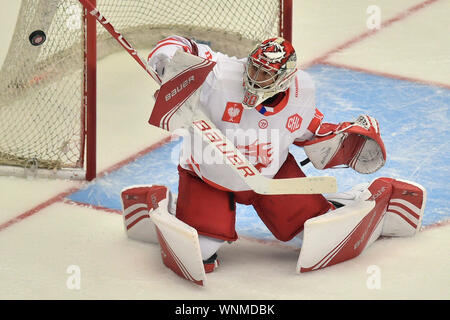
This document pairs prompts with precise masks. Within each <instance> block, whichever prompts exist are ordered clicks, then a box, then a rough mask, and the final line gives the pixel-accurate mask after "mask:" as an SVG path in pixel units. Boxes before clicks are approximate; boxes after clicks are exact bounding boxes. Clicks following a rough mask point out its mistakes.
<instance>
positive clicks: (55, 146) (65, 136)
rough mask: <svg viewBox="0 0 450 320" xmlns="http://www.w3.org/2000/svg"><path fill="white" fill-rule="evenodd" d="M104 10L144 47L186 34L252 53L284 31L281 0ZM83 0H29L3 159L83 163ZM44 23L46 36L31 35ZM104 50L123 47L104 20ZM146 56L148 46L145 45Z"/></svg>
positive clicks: (49, 165)
mask: <svg viewBox="0 0 450 320" xmlns="http://www.w3.org/2000/svg"><path fill="white" fill-rule="evenodd" d="M96 5H97V7H98V9H99V11H100V12H101V13H102V14H103V15H104V16H105V17H106V18H107V19H108V20H109V21H110V22H111V23H112V25H113V26H114V27H115V28H116V30H117V31H119V32H121V33H122V34H123V35H124V36H125V38H126V39H127V40H129V42H130V43H131V44H132V45H133V46H135V47H136V48H137V49H138V51H139V49H141V50H142V49H144V48H151V47H152V46H153V45H154V44H155V43H156V42H157V41H158V40H160V39H162V38H163V37H166V36H169V35H173V34H178V35H184V36H189V37H193V38H195V39H197V40H198V41H204V42H207V43H208V44H209V45H210V46H211V47H212V48H213V49H215V50H218V51H222V52H225V53H227V54H229V55H237V56H244V55H245V53H246V52H248V50H250V48H251V47H252V46H253V45H254V44H255V42H257V41H260V40H263V39H265V38H268V37H271V36H275V35H278V34H279V22H280V10H281V5H280V0H265V1H259V0H224V1H200V0H172V1H170V0H169V1H151V0H97V4H96ZM83 14H84V9H83V7H82V6H81V4H80V3H79V2H78V1H77V0H22V5H21V8H20V12H19V14H18V19H17V24H16V27H15V30H14V34H13V37H12V41H11V43H10V46H9V51H8V54H7V56H6V58H5V60H4V62H3V65H2V68H1V70H0V165H7V166H20V167H37V168H45V169H53V170H56V169H61V168H83V166H84V165H85V164H84V160H83V159H84V149H85V134H84V132H85V116H86V115H85V96H86V93H85V87H84V80H85V79H84V69H85V68H84V63H85V47H86V34H85V20H84V17H83ZM36 30H42V31H43V32H44V33H45V35H46V40H45V42H43V44H41V45H38V46H33V45H32V44H31V43H30V40H29V36H30V34H31V33H32V32H33V31H36ZM97 48H98V54H97V55H98V58H99V59H100V58H102V57H105V56H106V55H109V54H111V53H113V52H116V51H118V50H122V48H121V47H120V46H119V45H118V44H117V43H116V41H115V40H114V39H113V38H112V37H111V36H110V35H109V34H108V33H107V32H106V31H105V30H104V28H102V27H101V26H100V25H99V24H98V23H97ZM139 52H140V54H141V55H142V56H143V57H145V56H146V55H147V54H148V51H145V50H142V51H139Z"/></svg>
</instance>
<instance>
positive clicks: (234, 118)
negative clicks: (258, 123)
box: [222, 102, 244, 123]
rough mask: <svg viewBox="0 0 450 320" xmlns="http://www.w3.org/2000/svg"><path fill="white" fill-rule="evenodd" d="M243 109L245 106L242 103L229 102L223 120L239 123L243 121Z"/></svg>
mask: <svg viewBox="0 0 450 320" xmlns="http://www.w3.org/2000/svg"><path fill="white" fill-rule="evenodd" d="M243 111H244V107H243V106H242V104H241V103H237V102H228V103H227V105H226V107H225V112H224V113H223V116H222V121H226V122H231V123H239V122H241V118H242V112H243Z"/></svg>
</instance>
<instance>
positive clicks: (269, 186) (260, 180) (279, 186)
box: [79, 0, 337, 195]
mask: <svg viewBox="0 0 450 320" xmlns="http://www.w3.org/2000/svg"><path fill="white" fill-rule="evenodd" d="M79 1H80V3H81V4H82V5H83V6H84V7H85V8H86V10H87V11H88V12H89V14H91V15H92V16H93V17H95V18H96V19H97V21H98V22H100V23H101V25H102V26H103V27H104V28H105V29H106V30H107V31H108V32H109V33H110V34H111V35H112V36H113V38H115V39H116V40H117V41H118V42H119V43H120V44H121V45H122V47H123V48H124V49H125V50H126V51H127V52H128V53H129V54H130V55H131V56H132V57H133V58H134V59H135V60H136V61H137V62H138V63H139V64H140V65H141V66H142V67H143V68H144V69H145V70H146V71H147V72H148V73H149V75H150V76H151V77H152V78H153V79H155V81H156V82H158V84H160V85H161V84H162V80H161V78H160V77H159V76H158V74H157V73H156V72H155V71H154V70H153V69H152V68H151V67H150V66H149V65H148V63H147V62H146V61H145V60H143V59H142V58H140V57H139V55H138V53H137V51H136V50H135V49H134V48H133V47H132V46H131V44H130V43H129V42H128V41H127V40H126V39H125V38H124V37H123V36H122V34H120V33H119V32H117V31H116V30H115V29H114V27H113V26H112V25H111V23H110V22H109V21H108V20H107V19H106V18H105V17H104V16H103V15H102V14H101V13H100V12H99V11H98V9H97V8H96V7H94V6H93V5H92V4H91V3H90V1H89V0H79ZM205 68H206V70H207V69H208V68H210V69H212V66H211V64H208V63H205V64H204V65H202V66H201V67H199V68H197V69H195V68H194V69H193V70H190V72H191V73H192V72H196V73H194V74H195V75H198V72H199V69H200V71H202V70H203V71H204V70H205ZM207 74H208V72H206V73H205V72H204V73H203V74H202V76H201V77H198V76H195V77H193V78H191V76H190V73H189V72H183V73H181V74H180V75H177V76H182V77H184V78H180V79H176V78H177V77H175V78H172V79H170V81H167V82H166V83H164V84H163V86H162V87H161V91H160V93H159V94H158V98H159V99H157V101H156V103H155V106H156V105H157V103H158V100H162V99H161V97H165V95H164V94H163V89H164V86H165V85H166V84H169V83H171V84H172V85H173V84H175V87H174V88H177V85H180V83H181V84H183V86H182V87H183V89H184V88H185V89H186V90H181V92H178V93H177V95H176V98H177V99H170V100H168V101H169V102H170V103H166V104H164V105H163V110H161V109H160V108H156V107H155V108H154V111H155V109H158V110H157V112H158V117H157V119H156V120H155V119H154V117H153V115H154V112H152V117H151V119H150V123H151V124H154V125H157V126H160V127H161V122H160V120H161V118H163V119H164V118H165V117H166V116H167V115H168V114H170V116H172V115H173V114H174V113H175V112H176V111H177V110H178V109H179V108H180V107H181V105H182V104H183V103H184V101H186V100H187V99H188V98H189V97H190V96H191V95H192V94H193V93H194V92H195V91H196V90H197V89H198V88H199V87H200V86H201V83H202V82H203V81H201V79H203V80H204V79H205V78H206V76H207ZM199 78H200V79H199ZM191 79H195V80H194V83H193V84H192V85H189V84H190V82H191ZM186 83H187V84H188V85H187V86H184V84H186ZM166 87H167V86H166ZM168 92H172V90H171V89H170V88H169V90H168ZM166 101H167V99H166ZM177 101H178V103H177ZM179 101H181V102H179ZM173 103H177V104H176V105H175V106H174V105H173ZM196 111H197V112H196V115H195V118H194V119H193V120H194V121H193V126H194V130H197V132H198V133H200V134H201V136H202V138H203V139H204V140H205V141H207V142H208V143H210V144H213V141H211V140H209V137H210V135H209V134H208V133H209V132H207V131H208V130H210V129H211V130H214V133H215V134H216V136H217V137H220V139H221V140H223V142H224V143H225V144H226V146H227V148H226V150H227V154H226V155H225V154H224V156H225V163H226V164H227V165H228V166H229V167H230V168H232V170H233V171H234V172H236V173H237V174H238V175H239V177H240V178H241V179H242V180H243V181H244V182H245V183H246V184H247V185H248V186H249V187H250V188H251V189H252V190H254V191H255V192H256V193H259V194H271V195H276V194H319V193H332V192H337V182H336V178H334V177H304V178H291V179H270V178H267V177H265V176H263V175H261V174H260V173H259V171H258V170H257V169H256V168H255V167H254V166H253V165H252V164H251V163H250V162H249V161H248V160H247V159H246V158H245V157H244V156H243V155H242V154H241V152H240V151H239V150H238V149H236V148H235V147H234V145H233V144H232V143H231V142H229V141H228V139H227V138H226V137H225V136H224V135H223V134H222V133H221V132H220V130H218V129H216V128H215V126H214V124H213V123H212V122H211V121H210V120H209V119H208V118H207V117H206V116H204V115H203V114H202V113H201V112H199V110H196ZM152 118H153V119H152ZM199 123H203V124H206V125H207V127H209V129H208V130H206V131H205V130H202V129H199V127H198V126H197V127H196V126H195V124H199ZM162 128H163V129H166V130H169V128H168V125H167V127H162ZM215 147H216V148H217V146H215ZM219 150H220V149H219ZM222 150H224V149H222ZM222 150H221V151H222ZM230 155H232V157H230ZM236 159H239V161H236Z"/></svg>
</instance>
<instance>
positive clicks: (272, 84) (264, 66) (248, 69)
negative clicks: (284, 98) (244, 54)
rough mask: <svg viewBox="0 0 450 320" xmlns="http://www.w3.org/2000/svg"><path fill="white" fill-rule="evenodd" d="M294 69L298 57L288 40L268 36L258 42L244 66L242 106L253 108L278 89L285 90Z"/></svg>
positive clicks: (295, 68)
mask: <svg viewBox="0 0 450 320" xmlns="http://www.w3.org/2000/svg"><path fill="white" fill-rule="evenodd" d="M296 71H297V56H296V54H295V50H294V48H293V47H292V45H291V43H290V42H289V41H287V40H285V39H283V38H271V39H268V40H265V41H263V42H262V43H260V44H258V45H257V46H256V47H255V48H254V49H253V51H252V52H251V53H250V54H249V56H248V59H247V65H246V66H245V71H244V84H245V93H244V100H243V102H242V104H243V106H244V107H245V108H247V109H250V108H254V107H256V106H258V105H259V104H260V103H261V102H263V101H264V100H266V99H268V98H270V97H272V96H274V95H275V94H277V93H278V92H283V91H286V90H287V89H288V88H289V86H290V84H291V80H292V78H293V76H294V74H295V72H296Z"/></svg>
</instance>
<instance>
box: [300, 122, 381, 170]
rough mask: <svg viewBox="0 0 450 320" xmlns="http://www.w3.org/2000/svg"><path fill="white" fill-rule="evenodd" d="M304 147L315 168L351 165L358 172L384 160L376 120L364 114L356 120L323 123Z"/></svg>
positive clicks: (372, 167)
mask: <svg viewBox="0 0 450 320" xmlns="http://www.w3.org/2000/svg"><path fill="white" fill-rule="evenodd" d="M304 150H305V153H306V155H307V156H308V158H309V160H310V161H311V163H312V164H313V165H314V167H315V168H317V169H328V168H336V167H338V166H343V167H350V168H352V169H354V170H355V171H357V172H359V173H373V172H375V171H377V170H378V169H380V168H381V167H382V166H383V165H384V164H385V162H386V150H385V147H384V143H383V141H382V140H381V135H380V128H379V125H378V121H377V120H376V119H375V118H372V117H370V116H367V115H361V116H359V117H358V118H357V119H356V121H355V122H342V123H340V124H338V125H336V124H328V123H324V124H323V125H322V126H321V127H320V129H319V130H318V132H316V138H314V139H313V140H311V141H308V142H306V143H305V144H304Z"/></svg>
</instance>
